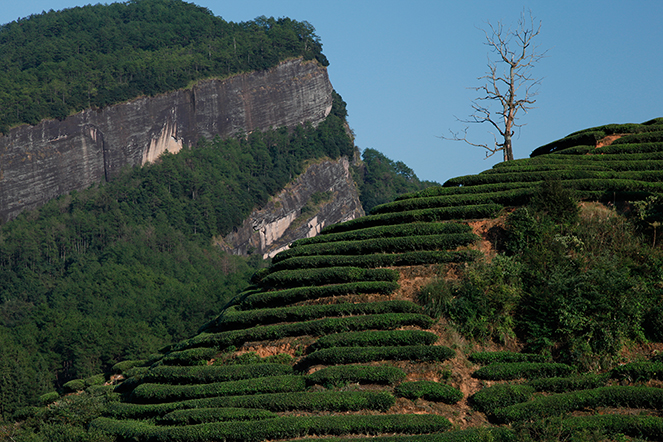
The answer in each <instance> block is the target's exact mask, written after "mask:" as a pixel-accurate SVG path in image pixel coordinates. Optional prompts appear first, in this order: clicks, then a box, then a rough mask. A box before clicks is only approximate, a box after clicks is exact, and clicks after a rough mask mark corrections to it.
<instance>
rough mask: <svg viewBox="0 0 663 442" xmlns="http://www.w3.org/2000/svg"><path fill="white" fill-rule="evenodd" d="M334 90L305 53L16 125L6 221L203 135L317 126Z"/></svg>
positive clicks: (1, 171) (2, 215) (5, 145)
mask: <svg viewBox="0 0 663 442" xmlns="http://www.w3.org/2000/svg"><path fill="white" fill-rule="evenodd" d="M331 93H332V86H331V83H330V82H329V78H328V76H327V71H326V69H325V68H324V67H322V66H320V65H319V64H317V63H315V62H303V61H302V60H299V59H298V60H290V61H286V62H283V63H281V64H279V65H278V66H277V67H275V68H272V69H270V70H268V71H262V72H251V73H247V74H242V75H237V76H235V77H232V78H229V79H227V80H222V81H221V80H208V81H204V82H201V83H198V84H197V85H195V86H194V87H192V88H191V89H186V90H180V91H176V92H172V93H168V94H163V95H159V96H156V97H149V98H139V99H136V100H133V101H130V102H127V103H122V104H118V105H115V106H110V107H108V108H104V109H101V110H86V111H83V112H81V113H79V114H76V115H72V116H70V117H68V118H67V119H65V120H64V121H57V120H46V121H42V122H41V123H40V124H38V125H36V126H21V127H17V128H14V129H12V130H11V131H10V133H9V134H7V135H6V136H1V137H0V221H1V222H5V221H7V220H9V219H12V218H15V217H16V216H17V215H18V214H19V213H20V212H21V211H23V210H26V209H33V208H36V207H39V206H41V205H42V204H44V203H45V202H46V201H48V200H49V199H51V198H54V197H57V196H59V195H62V194H64V193H67V192H69V191H71V190H80V189H84V188H87V187H88V186H90V185H91V184H93V183H96V182H99V181H101V180H108V179H111V178H112V177H114V176H116V175H117V174H118V173H119V172H120V170H121V169H122V168H123V167H125V166H136V165H142V164H145V163H147V162H150V161H154V160H155V159H156V158H157V157H158V156H159V155H160V154H161V153H163V152H165V151H169V152H172V153H175V152H177V151H179V150H180V149H181V148H182V147H183V146H186V145H192V144H195V143H196V142H197V141H198V139H199V138H200V137H206V138H211V137H214V136H216V135H219V136H221V137H222V138H223V137H227V136H230V135H233V134H236V133H238V132H240V131H244V132H246V133H249V132H251V131H253V130H256V129H258V130H265V129H268V128H269V127H270V126H272V127H280V126H289V127H292V126H295V125H298V124H301V123H304V122H311V123H313V124H314V125H316V124H318V123H319V122H320V121H322V120H323V119H324V118H325V117H326V116H327V115H328V114H329V112H330V111H331V105H332V96H331Z"/></svg>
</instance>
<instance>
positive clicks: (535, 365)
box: [472, 362, 574, 381]
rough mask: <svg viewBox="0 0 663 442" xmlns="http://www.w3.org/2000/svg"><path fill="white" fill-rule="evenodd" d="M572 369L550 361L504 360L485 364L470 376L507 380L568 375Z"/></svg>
mask: <svg viewBox="0 0 663 442" xmlns="http://www.w3.org/2000/svg"><path fill="white" fill-rule="evenodd" d="M573 371H574V369H573V367H570V366H568V365H566V364H557V363H552V362H506V363H495V364H490V365H486V366H485V367H482V368H480V369H478V370H477V371H475V372H474V373H472V376H473V377H475V378H478V379H486V380H491V381H508V380H511V379H521V378H526V379H533V378H551V377H561V376H568V375H570V374H572V373H573Z"/></svg>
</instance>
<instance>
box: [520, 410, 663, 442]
mask: <svg viewBox="0 0 663 442" xmlns="http://www.w3.org/2000/svg"><path fill="white" fill-rule="evenodd" d="M518 434H519V436H520V437H521V438H523V439H524V440H532V439H534V440H551V439H550V438H555V439H554V440H597V441H598V440H606V439H607V437H608V436H611V437H612V438H614V440H625V439H624V436H630V437H633V438H636V439H635V440H641V439H644V440H657V439H659V438H660V435H661V434H663V419H661V418H660V417H656V416H645V415H620V414H605V415H593V416H575V417H569V418H550V419H544V420H541V421H536V422H532V423H527V424H524V425H521V426H520V427H519V431H518Z"/></svg>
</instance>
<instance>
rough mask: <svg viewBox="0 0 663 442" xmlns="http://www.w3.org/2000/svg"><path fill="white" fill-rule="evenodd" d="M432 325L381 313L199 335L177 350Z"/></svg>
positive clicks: (420, 317)
mask: <svg viewBox="0 0 663 442" xmlns="http://www.w3.org/2000/svg"><path fill="white" fill-rule="evenodd" d="M433 323H434V321H433V319H431V318H430V317H429V316H425V315H422V314H417V313H383V314H377V315H364V316H350V317H345V318H325V319H317V320H312V321H305V322H297V323H292V324H279V325H268V326H265V327H254V328H250V329H246V330H233V331H227V332H221V333H211V334H205V333H203V334H200V335H198V336H195V337H193V338H190V339H186V340H184V341H181V342H179V343H178V344H177V345H176V350H177V349H179V348H187V347H230V346H231V345H234V346H237V345H241V344H242V343H244V342H248V341H267V340H270V341H272V340H276V339H281V338H286V337H291V336H305V335H309V336H322V335H327V334H330V333H339V332H344V331H358V330H371V329H378V330H391V329H395V328H399V327H403V326H407V325H414V326H418V327H421V328H430V327H431V326H432V325H433Z"/></svg>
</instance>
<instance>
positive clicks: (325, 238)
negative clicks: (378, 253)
mask: <svg viewBox="0 0 663 442" xmlns="http://www.w3.org/2000/svg"><path fill="white" fill-rule="evenodd" d="M471 230H472V228H471V227H470V226H468V225H467V224H462V223H411V224H402V225H400V224H399V225H394V226H376V227H367V228H365V229H358V230H352V231H349V232H340V233H327V234H322V235H318V236H314V237H311V238H302V239H299V240H297V241H295V242H294V243H293V244H292V246H291V248H295V247H299V246H303V245H308V244H318V243H327V242H335V241H361V240H365V239H377V238H395V237H403V236H424V235H440V234H444V233H467V232H470V231H471Z"/></svg>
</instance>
